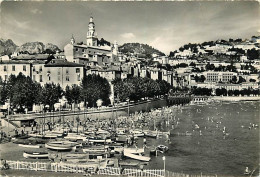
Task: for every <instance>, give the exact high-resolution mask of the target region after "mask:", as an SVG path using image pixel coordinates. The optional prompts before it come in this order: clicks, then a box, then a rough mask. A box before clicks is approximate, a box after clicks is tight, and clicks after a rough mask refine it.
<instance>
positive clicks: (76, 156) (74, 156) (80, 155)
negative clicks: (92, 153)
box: [49, 153, 88, 161]
mask: <svg viewBox="0 0 260 177" xmlns="http://www.w3.org/2000/svg"><path fill="white" fill-rule="evenodd" d="M49 159H51V160H54V159H60V160H61V159H64V160H66V161H69V160H71V159H88V155H87V154H85V153H68V154H58V153H51V154H49Z"/></svg>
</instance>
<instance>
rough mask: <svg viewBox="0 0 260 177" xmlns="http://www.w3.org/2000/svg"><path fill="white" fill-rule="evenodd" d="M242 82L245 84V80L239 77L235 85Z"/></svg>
mask: <svg viewBox="0 0 260 177" xmlns="http://www.w3.org/2000/svg"><path fill="white" fill-rule="evenodd" d="M242 82H246V80H245V79H244V78H243V77H242V76H239V77H238V81H237V83H238V84H240V83H242Z"/></svg>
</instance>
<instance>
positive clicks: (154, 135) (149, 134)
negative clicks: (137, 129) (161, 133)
mask: <svg viewBox="0 0 260 177" xmlns="http://www.w3.org/2000/svg"><path fill="white" fill-rule="evenodd" d="M144 135H145V136H146V137H150V138H157V135H158V132H157V131H151V130H144Z"/></svg>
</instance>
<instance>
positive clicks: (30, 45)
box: [18, 42, 45, 54]
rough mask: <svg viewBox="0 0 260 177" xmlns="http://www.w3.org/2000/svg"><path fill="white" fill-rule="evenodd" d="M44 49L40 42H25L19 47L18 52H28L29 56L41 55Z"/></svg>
mask: <svg viewBox="0 0 260 177" xmlns="http://www.w3.org/2000/svg"><path fill="white" fill-rule="evenodd" d="M44 48H45V46H44V44H43V43H42V42H26V43H24V44H23V45H21V46H20V47H19V49H18V51H19V52H22V53H24V52H28V53H30V54H33V53H42V52H43V51H44Z"/></svg>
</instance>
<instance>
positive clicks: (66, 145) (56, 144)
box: [45, 141, 79, 151]
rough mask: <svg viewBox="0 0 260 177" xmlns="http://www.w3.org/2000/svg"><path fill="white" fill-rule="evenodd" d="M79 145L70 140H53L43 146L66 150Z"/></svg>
mask: <svg viewBox="0 0 260 177" xmlns="http://www.w3.org/2000/svg"><path fill="white" fill-rule="evenodd" d="M77 145H79V144H78V143H75V142H70V141H53V142H49V143H46V144H45V147H46V148H48V149H52V150H60V151H66V150H71V149H72V148H73V147H76V146H77Z"/></svg>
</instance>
